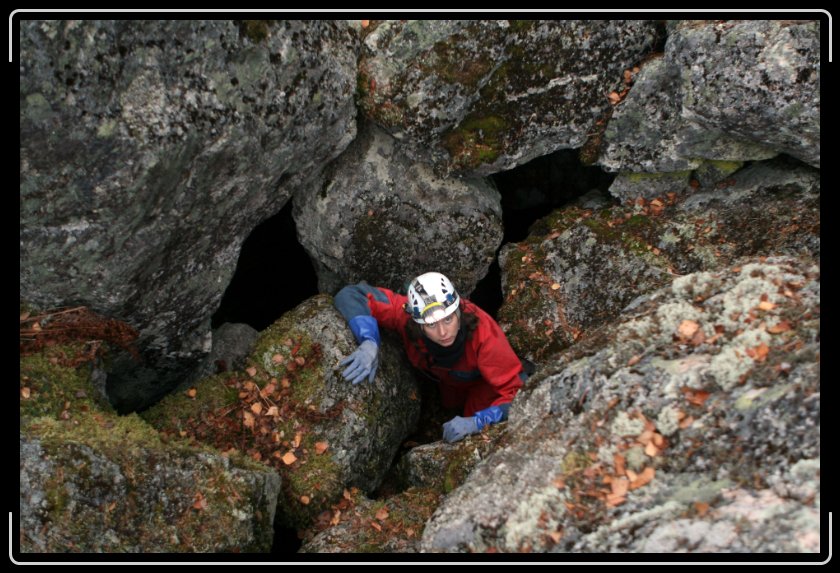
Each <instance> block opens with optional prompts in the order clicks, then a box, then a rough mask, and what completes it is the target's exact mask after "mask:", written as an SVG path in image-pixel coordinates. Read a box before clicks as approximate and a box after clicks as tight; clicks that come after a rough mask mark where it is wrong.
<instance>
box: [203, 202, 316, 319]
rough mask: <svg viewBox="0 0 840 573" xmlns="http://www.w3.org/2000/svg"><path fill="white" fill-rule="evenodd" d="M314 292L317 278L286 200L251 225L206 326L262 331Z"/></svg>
mask: <svg viewBox="0 0 840 573" xmlns="http://www.w3.org/2000/svg"><path fill="white" fill-rule="evenodd" d="M316 294H318V277H317V275H316V274H315V268H314V267H313V266H312V261H311V260H310V258H309V255H308V254H306V251H305V250H304V248H303V245H301V244H300V242H299V241H298V237H297V230H296V227H295V221H294V219H293V218H292V201H289V202H288V203H286V206H285V207H283V208H282V209H281V210H280V211H279V212H278V213H276V214H275V215H273V216H271V217H269V218H268V219H266V220H265V221H263V222H262V223H260V224H259V225H257V226H256V227H255V228H254V230H253V231H252V232H251V234H250V235H249V236H248V238H247V239H245V242H244V243H243V244H242V249H241V250H240V253H239V261H238V262H237V264H236V272H235V273H234V275H233V278H232V279H231V281H230V284H229V285H228V287H227V290H226V291H225V294H224V296H223V297H222V302H221V304H220V305H219V308H218V309H217V310H216V312H215V314H214V315H213V319H212V323H211V327H212V328H218V327H219V326H221V325H222V324H224V323H226V322H232V323H234V322H239V323H245V324H248V325H250V326H251V327H252V328H254V329H256V330H264V329H265V328H267V327H268V326H270V325H271V324H272V323H273V322H274V321H275V320H277V319H278V318H280V316H282V315H283V313H285V312H287V311H289V310H292V309H293V308H295V307H296V306H297V305H299V304H300V303H301V302H303V301H304V300H306V299H308V298H309V297H312V296H315V295H316Z"/></svg>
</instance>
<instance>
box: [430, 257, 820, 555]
mask: <svg viewBox="0 0 840 573" xmlns="http://www.w3.org/2000/svg"><path fill="white" fill-rule="evenodd" d="M819 301H820V277H819V268H818V266H816V265H814V264H813V263H812V262H811V261H809V260H807V259H799V258H792V257H778V258H753V259H745V260H742V261H739V262H738V264H737V265H735V266H732V267H729V268H726V269H724V270H720V271H718V272H714V273H711V272H699V273H693V274H689V275H686V276H683V277H680V278H678V279H676V280H674V281H673V282H672V284H670V285H669V286H666V287H664V288H662V289H660V290H657V291H656V292H655V293H653V294H652V295H650V297H649V298H648V299H647V301H646V302H644V303H641V304H640V305H639V306H637V307H635V308H634V309H633V310H629V311H625V312H624V313H623V314H622V315H621V316H620V317H619V318H618V319H617V320H616V321H615V322H614V323H613V324H611V325H610V326H608V327H605V328H604V329H602V330H600V331H599V333H598V336H595V337H592V338H590V339H588V340H585V341H582V342H580V343H578V344H576V345H575V346H573V347H572V348H570V349H568V350H566V351H565V352H563V353H561V354H560V355H558V356H556V357H555V358H554V359H553V360H551V361H550V363H548V364H546V365H545V366H544V367H543V368H542V369H541V370H540V371H539V372H538V373H537V374H536V375H535V376H534V377H532V378H531V379H530V380H529V381H528V384H527V385H526V387H525V388H523V390H522V391H521V392H520V393H519V394H518V395H517V397H516V399H515V400H514V402H513V405H512V408H511V412H510V420H509V424H510V428H509V429H508V431H509V433H510V434H511V435H512V438H511V442H510V445H508V446H507V447H505V448H503V449H501V450H500V451H498V452H496V453H494V454H492V455H491V456H490V457H488V458H487V460H485V461H484V462H482V464H481V466H480V467H481V468H483V471H474V472H472V473H471V474H470V476H469V477H468V478H467V481H466V482H465V483H464V484H463V485H462V486H461V487H460V488H458V489H456V490H455V491H454V492H452V493H451V494H449V495H448V496H447V498H446V499H445V500H444V502H443V503H442V504H441V506H440V507H439V508H438V510H437V511H436V512H435V515H434V516H433V517H432V519H431V520H430V522H429V523H428V524H427V526H426V529H425V531H424V534H423V541H422V544H421V549H422V550H423V551H428V552H432V551H454V552H465V551H470V552H472V551H476V552H484V551H534V552H570V553H580V552H598V553H602V552H624V551H626V552H651V551H653V552H662V551H688V552H693V551H696V552H768V553H769V552H779V551H781V552H819V551H820V483H819V482H820V473H819V467H820V373H819V370H820V341H819V339H820V326H819V324H820V310H819V309H820V302H819Z"/></svg>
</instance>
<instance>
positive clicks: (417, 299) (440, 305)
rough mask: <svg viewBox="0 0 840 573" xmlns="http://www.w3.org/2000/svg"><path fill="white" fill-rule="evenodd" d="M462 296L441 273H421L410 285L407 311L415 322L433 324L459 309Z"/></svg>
mask: <svg viewBox="0 0 840 573" xmlns="http://www.w3.org/2000/svg"><path fill="white" fill-rule="evenodd" d="M460 302H461V298H460V297H459V296H458V292H457V291H456V290H455V287H453V286H452V283H451V282H450V281H449V279H448V278H446V277H445V276H443V275H442V274H440V273H426V274H423V275H420V276H419V277H417V278H416V279H414V280H413V281H411V284H410V285H409V286H408V304H406V307H405V311H406V312H407V313H408V314H410V315H411V318H412V319H414V322H418V323H420V324H432V323H434V322H437V321H439V320H441V319H442V318H445V317H447V316H449V315H450V314H452V313H453V312H455V311H456V310H458V305H459V304H460Z"/></svg>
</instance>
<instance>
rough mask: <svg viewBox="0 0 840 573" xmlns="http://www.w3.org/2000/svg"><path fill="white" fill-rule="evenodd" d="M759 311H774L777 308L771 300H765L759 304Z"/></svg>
mask: <svg viewBox="0 0 840 573" xmlns="http://www.w3.org/2000/svg"><path fill="white" fill-rule="evenodd" d="M758 308H759V310H773V309H774V308H776V305H775V304H773V303H772V302H770V301H769V300H763V301H761V302H760V303H758Z"/></svg>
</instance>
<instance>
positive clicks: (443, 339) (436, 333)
mask: <svg viewBox="0 0 840 573" xmlns="http://www.w3.org/2000/svg"><path fill="white" fill-rule="evenodd" d="M460 326H461V320H460V319H459V318H458V313H455V312H453V313H452V314H450V315H449V316H447V317H445V318H443V319H441V320H439V321H437V322H434V323H432V324H423V325H422V328H423V333H424V334H425V335H426V336H427V337H428V338H429V340H431V341H432V342H434V343H435V344H440V345H441V346H452V343H453V342H455V336H457V334H458V328H459V327H460Z"/></svg>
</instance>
